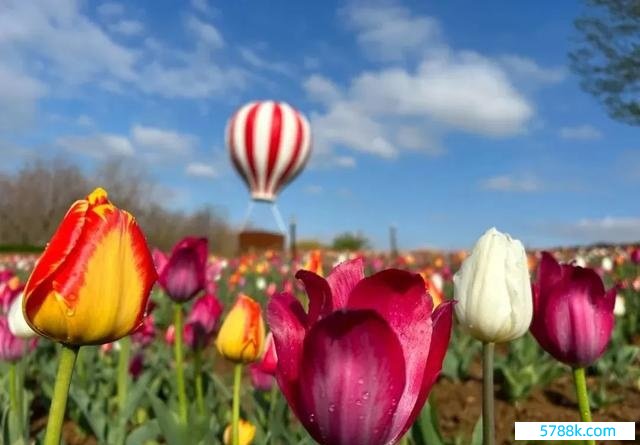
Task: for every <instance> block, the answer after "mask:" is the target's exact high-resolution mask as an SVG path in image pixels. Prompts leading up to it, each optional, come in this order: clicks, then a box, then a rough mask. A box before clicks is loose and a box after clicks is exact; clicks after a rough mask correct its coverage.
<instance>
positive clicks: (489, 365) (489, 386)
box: [482, 343, 496, 445]
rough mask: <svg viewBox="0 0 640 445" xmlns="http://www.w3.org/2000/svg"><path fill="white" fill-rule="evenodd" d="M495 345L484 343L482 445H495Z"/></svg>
mask: <svg viewBox="0 0 640 445" xmlns="http://www.w3.org/2000/svg"><path fill="white" fill-rule="evenodd" d="M494 346H495V344H494V343H482V444H483V445H494V444H495V442H496V430H495V419H494V406H493V397H494V392H493V350H494Z"/></svg>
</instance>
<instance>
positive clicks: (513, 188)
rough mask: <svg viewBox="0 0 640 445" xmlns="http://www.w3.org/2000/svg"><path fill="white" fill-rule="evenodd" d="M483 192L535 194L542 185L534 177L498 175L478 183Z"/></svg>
mask: <svg viewBox="0 0 640 445" xmlns="http://www.w3.org/2000/svg"><path fill="white" fill-rule="evenodd" d="M480 186H481V188H483V189H484V190H494V191H500V192H526V193H531V192H537V191H540V190H541V189H542V183H541V181H539V180H538V179H537V178H536V177H535V176H530V175H525V176H521V177H520V176H515V175H498V176H493V177H491V178H487V179H485V180H483V181H481V183H480Z"/></svg>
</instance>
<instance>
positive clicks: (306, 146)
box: [226, 100, 311, 233]
mask: <svg viewBox="0 0 640 445" xmlns="http://www.w3.org/2000/svg"><path fill="white" fill-rule="evenodd" d="M226 143H227V148H228V150H229V156H230V158H231V162H232V164H233V166H234V168H235V169H236V171H237V172H238V174H239V175H240V177H241V178H242V179H243V181H244V182H245V183H246V185H247V187H248V188H249V192H250V194H251V200H252V201H251V203H250V206H249V208H248V210H247V216H246V218H245V222H244V224H243V229H244V226H245V225H246V223H247V220H248V219H249V216H250V214H251V211H252V209H253V203H254V202H266V203H269V204H270V205H271V210H272V212H273V215H274V217H275V219H276V222H277V223H278V226H279V228H280V231H281V232H282V233H284V232H285V230H286V229H285V227H284V223H283V221H282V217H281V216H280V212H279V211H278V208H277V206H276V204H275V203H276V199H277V197H278V193H280V191H281V190H282V189H283V188H284V187H285V186H286V185H287V184H289V183H290V182H291V181H293V180H294V179H295V177H296V176H298V174H300V172H301V171H302V170H303V169H304V166H305V165H306V163H307V161H308V160H309V156H310V154H311V129H310V126H309V122H308V121H307V119H306V118H305V117H304V115H303V114H302V113H300V112H299V111H298V110H296V109H295V108H293V107H292V106H291V105H289V104H287V103H284V102H276V101H271V100H269V101H254V102H250V103H248V104H246V105H244V106H242V107H241V108H240V109H238V110H237V111H236V112H235V113H234V114H233V116H232V117H231V119H229V122H228V124H227V129H226Z"/></svg>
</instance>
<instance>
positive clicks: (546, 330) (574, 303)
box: [531, 252, 616, 367]
mask: <svg viewBox="0 0 640 445" xmlns="http://www.w3.org/2000/svg"><path fill="white" fill-rule="evenodd" d="M532 287H533V322H532V323H531V333H532V334H533V336H534V337H535V338H536V340H538V343H540V346H542V348H543V349H544V350H545V351H547V352H548V353H549V354H551V355H552V356H553V357H555V358H556V359H557V360H559V361H561V362H563V363H566V364H568V365H571V366H573V367H586V366H589V365H591V364H593V363H594V362H595V361H596V360H597V359H598V358H599V357H600V356H601V355H602V354H603V353H604V351H605V349H606V347H607V344H608V343H609V340H610V338H611V333H612V331H613V325H614V322H615V317H614V314H613V307H614V305H615V300H616V288H613V289H610V290H609V291H608V292H605V289H604V284H603V283H602V279H601V278H600V277H599V276H598V274H597V273H596V272H595V271H594V270H593V269H588V268H582V267H579V266H573V265H570V264H562V265H560V264H558V262H557V261H556V260H555V259H554V258H553V256H552V255H551V254H550V253H548V252H543V253H542V259H541V261H540V268H539V270H538V279H537V282H536V283H535V284H534V285H533V286H532Z"/></svg>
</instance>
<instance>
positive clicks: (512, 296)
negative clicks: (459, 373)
mask: <svg viewBox="0 0 640 445" xmlns="http://www.w3.org/2000/svg"><path fill="white" fill-rule="evenodd" d="M453 283H454V286H455V299H456V300H458V304H457V305H456V306H455V311H456V316H457V318H458V321H459V322H460V324H461V325H462V326H463V327H464V328H465V329H466V330H467V331H468V332H469V333H470V334H471V335H472V336H474V337H475V338H477V339H478V340H481V341H483V342H489V343H502V342H508V341H511V340H514V339H516V338H518V337H521V336H522V335H524V334H525V333H526V332H527V329H529V325H530V324H531V317H532V311H533V309H532V305H533V304H532V296H531V284H530V279H529V271H528V266H527V256H526V254H525V251H524V247H523V246H522V243H521V242H520V241H518V240H516V239H513V238H511V237H510V236H509V235H507V234H503V233H500V232H499V231H497V230H496V229H495V228H492V229H489V230H488V231H487V232H486V233H485V234H484V235H482V237H480V239H479V240H478V242H477V243H476V245H475V246H474V248H473V251H472V252H471V255H470V256H469V257H467V258H466V259H465V260H464V262H463V263H462V267H461V268H460V270H459V271H458V272H457V273H456V274H455V276H454V277H453Z"/></svg>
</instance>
